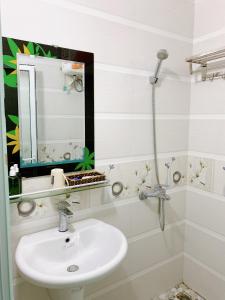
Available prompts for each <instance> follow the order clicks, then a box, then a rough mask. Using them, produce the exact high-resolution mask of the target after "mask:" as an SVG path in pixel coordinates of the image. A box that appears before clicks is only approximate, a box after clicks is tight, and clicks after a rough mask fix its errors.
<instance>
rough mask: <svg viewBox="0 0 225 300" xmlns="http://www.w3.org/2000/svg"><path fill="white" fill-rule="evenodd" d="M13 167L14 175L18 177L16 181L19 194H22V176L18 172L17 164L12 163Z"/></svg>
mask: <svg viewBox="0 0 225 300" xmlns="http://www.w3.org/2000/svg"><path fill="white" fill-rule="evenodd" d="M13 167H14V170H15V172H16V176H17V177H18V181H19V194H22V176H21V174H20V171H19V167H18V164H14V165H13Z"/></svg>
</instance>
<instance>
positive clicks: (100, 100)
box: [95, 69, 190, 114]
mask: <svg viewBox="0 0 225 300" xmlns="http://www.w3.org/2000/svg"><path fill="white" fill-rule="evenodd" d="M95 74H96V80H95V112H97V113H104V112H106V113H131V114H138V113H140V114H148V113H151V111H152V108H151V91H152V90H151V85H150V84H149V77H148V76H139V75H131V74H123V73H120V72H111V71H103V70H98V69H97V70H96V71H95ZM149 76H150V73H149ZM156 96H157V105H156V112H157V113H162V114H188V113H189V100H190V84H189V82H185V81H180V80H179V78H178V80H169V79H167V77H165V78H164V79H163V81H161V84H160V87H158V88H157V89H156Z"/></svg>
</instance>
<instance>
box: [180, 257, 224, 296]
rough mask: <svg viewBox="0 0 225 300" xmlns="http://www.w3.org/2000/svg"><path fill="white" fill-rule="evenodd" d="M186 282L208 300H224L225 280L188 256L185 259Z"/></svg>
mask: <svg viewBox="0 0 225 300" xmlns="http://www.w3.org/2000/svg"><path fill="white" fill-rule="evenodd" d="M184 281H185V283H186V284H187V285H188V286H190V287H192V288H193V289H194V290H195V291H198V293H199V294H201V295H202V296H203V297H205V298H206V299H207V300H215V299H218V300H223V299H224V294H225V282H224V280H222V279H221V278H218V277H217V276H215V274H213V273H212V272H209V271H208V270H207V269H206V268H204V267H203V266H201V265H199V264H197V263H196V262H194V261H193V260H191V259H190V258H188V257H186V256H185V257H184Z"/></svg>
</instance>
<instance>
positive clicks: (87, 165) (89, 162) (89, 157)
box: [75, 147, 95, 170]
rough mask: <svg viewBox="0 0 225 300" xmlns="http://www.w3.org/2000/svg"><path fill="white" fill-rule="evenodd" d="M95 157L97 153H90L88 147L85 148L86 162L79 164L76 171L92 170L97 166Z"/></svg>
mask: <svg viewBox="0 0 225 300" xmlns="http://www.w3.org/2000/svg"><path fill="white" fill-rule="evenodd" d="M94 156H95V153H94V152H92V153H90V151H89V149H88V148H87V147H85V148H84V161H82V162H81V163H79V164H78V165H77V166H76V168H75V170H91V169H92V167H93V166H94V164H95V161H94Z"/></svg>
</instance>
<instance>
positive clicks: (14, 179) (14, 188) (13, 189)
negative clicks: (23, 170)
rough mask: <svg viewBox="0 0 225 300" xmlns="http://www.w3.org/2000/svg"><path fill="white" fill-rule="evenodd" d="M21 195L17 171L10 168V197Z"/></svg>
mask: <svg viewBox="0 0 225 300" xmlns="http://www.w3.org/2000/svg"><path fill="white" fill-rule="evenodd" d="M19 193H20V190H19V178H18V176H16V171H15V168H14V166H12V167H11V168H10V172H9V195H10V196H12V195H17V194H19Z"/></svg>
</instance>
